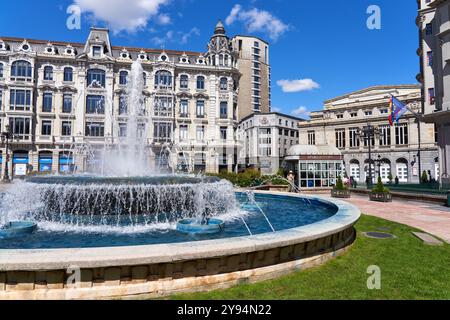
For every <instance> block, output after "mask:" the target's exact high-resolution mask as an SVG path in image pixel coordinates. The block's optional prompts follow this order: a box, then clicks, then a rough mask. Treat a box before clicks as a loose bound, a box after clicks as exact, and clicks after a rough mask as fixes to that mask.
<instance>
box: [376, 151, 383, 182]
mask: <svg viewBox="0 0 450 320" xmlns="http://www.w3.org/2000/svg"><path fill="white" fill-rule="evenodd" d="M374 162H376V164H377V167H378V177H380V178H381V166H382V165H383V164H384V161H383V160H382V159H381V156H380V155H378V158H377V160H374Z"/></svg>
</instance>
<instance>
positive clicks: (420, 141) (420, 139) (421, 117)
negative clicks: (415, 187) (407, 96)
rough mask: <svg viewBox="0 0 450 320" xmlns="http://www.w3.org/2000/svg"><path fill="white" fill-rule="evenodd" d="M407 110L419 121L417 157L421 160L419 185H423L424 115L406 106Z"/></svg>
mask: <svg viewBox="0 0 450 320" xmlns="http://www.w3.org/2000/svg"><path fill="white" fill-rule="evenodd" d="M406 109H407V110H408V111H409V112H411V113H412V114H413V115H414V117H415V118H416V120H417V129H418V130H417V132H418V134H419V146H418V147H419V150H418V151H417V157H418V158H419V173H418V174H419V183H421V182H422V154H421V151H422V134H421V126H420V122H421V121H422V120H423V114H419V113H417V112H415V111H413V110H411V108H410V107H408V106H406Z"/></svg>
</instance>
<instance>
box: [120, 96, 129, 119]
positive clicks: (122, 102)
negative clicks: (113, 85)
mask: <svg viewBox="0 0 450 320" xmlns="http://www.w3.org/2000/svg"><path fill="white" fill-rule="evenodd" d="M127 112H128V108H127V97H126V96H125V95H123V94H121V95H120V96H119V115H123V114H127Z"/></svg>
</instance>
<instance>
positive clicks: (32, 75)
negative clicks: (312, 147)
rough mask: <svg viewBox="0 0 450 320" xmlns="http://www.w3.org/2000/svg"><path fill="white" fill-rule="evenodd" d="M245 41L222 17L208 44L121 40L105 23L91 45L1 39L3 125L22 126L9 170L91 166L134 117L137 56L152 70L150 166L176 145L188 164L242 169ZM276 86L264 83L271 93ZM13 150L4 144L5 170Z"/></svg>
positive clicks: (0, 151) (147, 116)
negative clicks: (157, 45) (165, 46)
mask: <svg viewBox="0 0 450 320" xmlns="http://www.w3.org/2000/svg"><path fill="white" fill-rule="evenodd" d="M246 39H247V40H248V41H250V42H252V43H256V41H258V43H260V44H261V46H262V44H263V43H264V42H263V41H261V40H259V39H257V38H252V37H246ZM251 39H253V40H251ZM236 41H237V42H236ZM235 43H239V40H237V39H229V38H228V36H227V35H226V32H225V29H224V27H223V24H222V23H221V22H219V23H218V24H217V26H216V28H215V30H214V34H213V36H212V37H211V39H210V42H209V44H208V48H207V52H205V53H201V52H180V51H172V50H153V49H139V48H128V47H117V46H112V44H111V42H110V39H109V32H108V30H106V29H100V28H92V29H91V31H90V34H89V36H88V39H87V41H86V43H84V44H80V43H68V42H60V41H58V42H48V41H40V40H27V39H18V38H8V37H2V38H0V132H4V131H5V130H6V129H7V126H8V127H9V130H10V132H11V133H12V135H13V141H12V142H11V145H10V148H9V150H8V155H9V157H10V159H11V160H12V161H10V167H9V174H11V173H13V174H14V175H16V176H20V175H24V174H26V173H27V172H30V171H34V172H46V171H53V172H65V171H68V170H71V169H72V168H73V167H76V168H77V169H78V170H80V171H84V170H88V169H89V168H88V167H89V164H90V163H91V162H89V158H90V157H93V155H95V154H96V153H98V152H100V151H99V150H101V149H102V148H104V147H105V145H106V146H114V145H115V143H117V141H119V140H120V137H121V136H122V135H123V132H124V131H125V130H126V128H124V127H123V126H122V125H121V123H120V121H121V119H126V118H127V112H128V111H127V106H126V102H124V101H125V99H124V95H125V93H126V85H127V82H128V77H129V73H130V68H131V65H132V63H133V62H134V61H136V60H139V61H140V62H141V64H142V67H143V70H144V73H143V75H142V77H143V81H144V91H143V94H144V97H145V98H144V100H145V101H144V103H145V106H146V107H145V112H144V113H143V114H141V115H139V116H140V121H142V122H145V123H147V125H148V129H147V132H146V134H147V136H148V148H149V149H150V150H151V154H152V155H151V156H150V159H149V163H150V165H151V166H156V165H157V164H158V163H159V162H160V161H161V159H160V158H161V153H162V151H163V149H164V148H166V147H167V146H168V145H169V146H171V148H172V150H175V152H174V153H171V157H176V158H177V159H172V160H173V162H175V163H177V164H178V165H182V167H183V168H184V169H183V170H185V171H207V172H218V171H219V170H223V169H226V170H235V169H236V167H237V162H238V161H237V159H238V154H239V152H240V148H242V145H241V144H240V143H239V141H238V140H237V127H238V122H239V114H240V110H239V109H240V106H239V101H246V100H245V99H247V98H246V97H248V96H251V95H252V94H253V93H254V92H253V90H250V88H245V86H244V88H241V87H240V86H241V84H242V76H243V75H242V73H241V72H240V68H241V65H245V64H246V61H244V60H241V58H240V56H243V55H242V54H241V53H240V52H238V51H236V50H235V49H234V44H235ZM265 48H267V47H265ZM264 50H268V49H263V51H264ZM267 56H268V53H267ZM261 59H264V61H266V62H268V60H266V58H265V57H262V58H261ZM255 67H256V64H255ZM266 67H268V66H267V65H266ZM242 68H243V70H244V71H245V70H247V69H246V67H242ZM245 76H247V75H245ZM268 88H269V87H268V85H267V86H265V87H261V97H263V96H268V95H269V94H268V93H267V90H268ZM246 91H248V92H246ZM241 96H242V97H241ZM255 101H256V100H255ZM248 106H249V105H248ZM248 106H244V107H243V108H244V109H245V108H247V109H249V110H253V109H255V110H257V108H249V107H248ZM5 159H6V144H5V143H3V144H1V145H0V163H1V174H2V175H3V174H4V172H5V163H6V161H4V160H5Z"/></svg>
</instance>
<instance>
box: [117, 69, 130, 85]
mask: <svg viewBox="0 0 450 320" xmlns="http://www.w3.org/2000/svg"><path fill="white" fill-rule="evenodd" d="M127 82H128V72H127V71H120V73H119V84H120V85H126V84H127Z"/></svg>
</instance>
